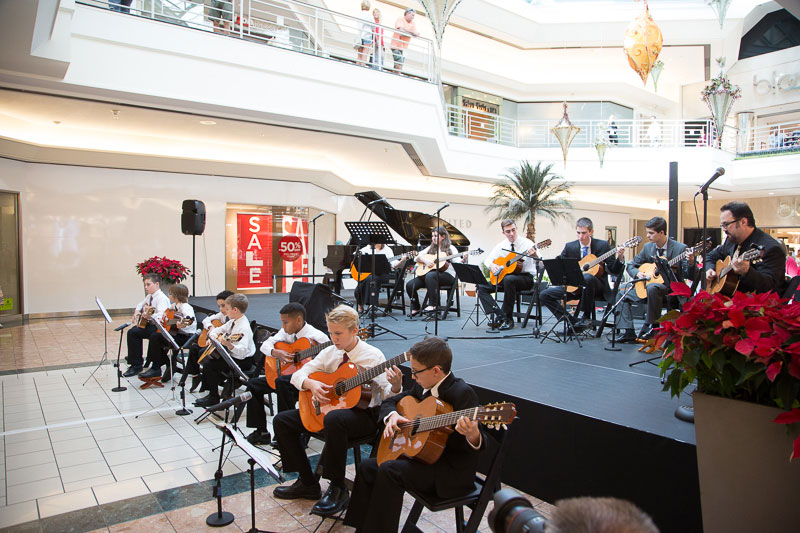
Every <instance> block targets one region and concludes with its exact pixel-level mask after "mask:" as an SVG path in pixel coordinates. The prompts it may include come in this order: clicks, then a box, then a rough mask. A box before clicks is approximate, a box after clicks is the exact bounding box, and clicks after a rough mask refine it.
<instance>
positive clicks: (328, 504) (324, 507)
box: [311, 483, 350, 516]
mask: <svg viewBox="0 0 800 533" xmlns="http://www.w3.org/2000/svg"><path fill="white" fill-rule="evenodd" d="M349 501H350V494H349V493H348V492H347V489H346V488H344V487H340V486H338V485H334V484H333V483H331V485H330V486H329V487H328V490H326V491H325V495H324V496H322V498H320V499H319V501H318V502H317V503H315V504H314V507H312V508H311V513H312V514H316V515H319V516H331V515H335V514H336V513H338V512H340V511H341V510H342V509H344V508H345V507H347V502H349Z"/></svg>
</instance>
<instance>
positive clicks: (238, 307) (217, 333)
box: [194, 294, 256, 407]
mask: <svg viewBox="0 0 800 533" xmlns="http://www.w3.org/2000/svg"><path fill="white" fill-rule="evenodd" d="M225 303H226V304H227V306H228V318H229V320H228V321H227V322H226V323H225V324H223V325H221V326H219V327H218V328H214V329H212V330H211V331H210V332H209V334H208V335H209V337H211V338H216V339H219V341H220V344H222V345H223V346H224V347H225V348H226V349H227V350H228V351H229V352H230V354H231V358H232V359H233V360H234V361H235V362H236V364H237V365H239V368H241V369H242V370H243V371H244V370H248V369H250V368H251V367H252V366H253V355H255V353H256V345H255V343H254V342H253V330H252V329H251V328H250V321H249V320H248V319H247V315H245V314H244V313H245V311H247V306H248V301H247V296H245V295H244V294H233V295H231V296H228V298H227V299H226V300H225ZM233 338H239V340H237V341H233V340H231V339H233ZM206 359H207V361H203V362H202V363H203V382H204V383H205V385H206V387H207V388H208V396H205V397H203V398H200V399H199V400H197V401H196V402H194V404H195V405H196V406H197V407H208V406H210V405H215V404H217V403H219V386H220V384H221V383H222V372H223V371H225V370H227V369H228V364H227V363H226V362H225V360H224V359H223V358H221V357H213V358H212V357H211V356H209V357H207V358H206Z"/></svg>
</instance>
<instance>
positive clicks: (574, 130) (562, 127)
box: [550, 102, 581, 166]
mask: <svg viewBox="0 0 800 533" xmlns="http://www.w3.org/2000/svg"><path fill="white" fill-rule="evenodd" d="M579 131H581V129H580V128H579V127H578V126H575V125H574V124H573V123H572V122H570V120H569V116H568V115H567V103H566V102H564V116H562V117H561V120H560V121H558V124H556V125H555V126H553V127H552V128H550V133H552V134H553V135H555V137H556V139H558V143H559V144H560V145H561V151H562V152H564V166H566V165H567V152H568V151H569V145H570V144H572V140H573V139H574V138H575V136H576V135H577V134H578V132H579Z"/></svg>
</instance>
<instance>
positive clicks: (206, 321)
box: [203, 311, 228, 329]
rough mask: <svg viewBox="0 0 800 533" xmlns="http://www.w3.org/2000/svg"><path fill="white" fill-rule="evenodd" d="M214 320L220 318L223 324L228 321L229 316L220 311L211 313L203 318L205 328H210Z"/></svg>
mask: <svg viewBox="0 0 800 533" xmlns="http://www.w3.org/2000/svg"><path fill="white" fill-rule="evenodd" d="M214 320H219V321H220V322H222V323H223V324H224V323H225V322H227V321H228V317H227V316H226V315H225V313H223V312H222V311H220V312H219V313H214V314H213V315H209V316H207V317H205V318H204V319H203V329H208V328H210V327H211V322H213V321H214Z"/></svg>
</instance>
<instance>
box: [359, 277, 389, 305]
mask: <svg viewBox="0 0 800 533" xmlns="http://www.w3.org/2000/svg"><path fill="white" fill-rule="evenodd" d="M373 277H374V278H375V297H374V298H370V297H369V284H370V281H371V280H372V278H373ZM382 283H389V273H388V272H387V273H386V274H382V275H380V276H375V274H372V275H371V276H369V277H368V278H367V279H365V280H364V281H359V282H358V285H357V286H356V290H355V292H354V293H353V294H354V295H355V297H356V303H357V304H358V305H378V300H379V299H380V296H381V284H382ZM364 302H366V303H364Z"/></svg>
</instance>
